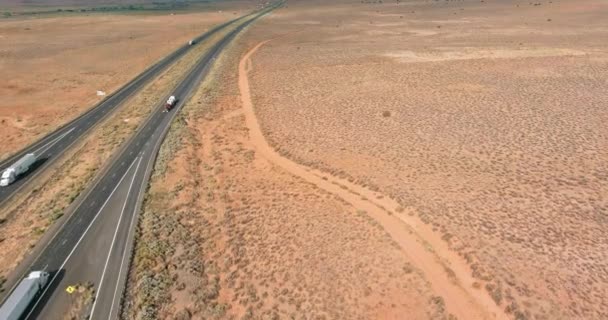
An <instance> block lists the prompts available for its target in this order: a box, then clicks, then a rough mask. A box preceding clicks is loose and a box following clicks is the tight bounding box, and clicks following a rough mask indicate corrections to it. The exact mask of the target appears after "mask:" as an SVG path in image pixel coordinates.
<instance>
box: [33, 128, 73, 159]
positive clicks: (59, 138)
mask: <svg viewBox="0 0 608 320" xmlns="http://www.w3.org/2000/svg"><path fill="white" fill-rule="evenodd" d="M74 129H76V128H72V129H70V130H68V131H67V132H64V133H62V134H61V135H60V136H59V137H57V138H55V139H53V140H51V141H49V142H47V143H46V144H45V145H43V146H41V147H39V148H38V149H36V150H34V151H33V152H32V153H33V154H36V156H38V153H44V151H46V150H48V149H49V148H50V147H52V146H53V145H54V144H55V143H57V142H58V141H59V140H61V139H63V138H64V137H65V136H67V135H68V134H70V132H72V131H74ZM42 149H44V150H43V151H40V150H42Z"/></svg>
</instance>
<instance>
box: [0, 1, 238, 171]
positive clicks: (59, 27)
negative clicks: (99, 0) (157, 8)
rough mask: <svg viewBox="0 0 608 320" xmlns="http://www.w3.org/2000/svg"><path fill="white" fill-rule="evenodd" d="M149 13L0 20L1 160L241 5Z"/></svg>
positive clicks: (235, 12) (232, 14)
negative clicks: (0, 74)
mask: <svg viewBox="0 0 608 320" xmlns="http://www.w3.org/2000/svg"><path fill="white" fill-rule="evenodd" d="M231 9H233V10H229V11H222V12H218V11H212V12H209V11H207V12H185V13H184V12H178V14H172V13H171V12H162V14H157V15H139V16H138V15H125V14H122V15H120V14H105V15H104V14H91V15H85V14H73V15H68V14H63V15H60V14H58V15H54V16H53V15H47V16H40V17H37V18H15V19H3V21H2V23H1V24H0V42H1V46H0V72H1V73H2V80H0V96H2V97H3V98H2V99H1V101H0V124H1V126H0V134H2V137H3V146H2V150H0V159H3V158H5V157H7V156H9V155H11V154H13V153H14V152H15V151H17V150H19V149H20V148H22V147H23V146H24V145H26V144H29V143H32V142H34V141H35V140H37V139H39V138H40V137H42V136H43V135H44V134H46V133H48V132H50V131H52V130H53V129H54V128H56V127H58V126H60V125H61V124H63V123H65V122H67V121H68V120H70V119H72V118H74V117H76V116H77V115H79V114H80V113H82V112H84V111H85V110H87V109H88V108H90V107H91V106H92V105H93V104H95V103H96V102H98V101H100V100H101V99H102V98H103V96H97V91H98V90H99V91H103V92H105V93H106V94H110V93H112V92H113V91H115V90H117V89H118V88H120V87H121V86H122V85H124V84H125V83H126V82H127V81H129V80H131V79H133V78H134V77H135V76H137V75H138V74H139V73H141V72H143V71H144V70H145V69H146V68H147V67H148V66H150V65H151V64H153V63H154V62H156V61H157V60H160V59H161V58H162V57H164V56H166V55H167V54H169V53H170V52H172V51H174V50H175V49H176V48H177V47H178V46H180V45H184V44H186V43H187V42H188V40H190V39H191V38H193V37H195V36H198V35H200V34H202V33H204V32H205V30H207V29H208V28H210V27H211V26H213V25H216V24H218V23H220V22H222V21H228V20H229V19H233V18H235V17H237V16H240V15H241V14H243V13H244V12H246V11H245V10H243V9H244V6H243V7H242V8H237V9H234V8H231Z"/></svg>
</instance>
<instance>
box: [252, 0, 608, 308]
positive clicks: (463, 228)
mask: <svg viewBox="0 0 608 320" xmlns="http://www.w3.org/2000/svg"><path fill="white" fill-rule="evenodd" d="M607 14H608V5H607V4H606V3H605V2H602V1H591V0H590V1H540V2H534V3H528V2H521V1H481V2H479V1H456V2H452V1H450V2H445V1H402V2H398V3H395V2H390V3H387V2H385V3H384V4H380V3H369V4H368V3H355V2H350V3H344V4H339V5H333V6H319V7H314V6H310V5H309V4H308V3H305V2H293V3H291V5H290V6H289V7H288V8H287V9H285V10H283V11H281V12H279V13H277V14H274V15H272V16H270V17H268V18H267V19H265V20H264V21H262V22H261V23H259V24H258V25H256V26H255V27H254V28H253V30H252V32H251V33H250V34H251V35H252V37H253V38H256V40H257V42H261V41H265V40H270V41H268V42H267V43H265V44H264V45H263V46H261V47H260V49H259V50H258V52H257V53H256V54H255V55H254V56H253V58H252V64H253V66H254V68H253V71H252V75H251V80H250V81H251V87H252V89H251V91H252V96H253V105H254V108H255V112H256V115H257V117H258V119H259V122H260V124H261V127H262V129H263V132H264V134H265V137H266V138H267V139H268V141H269V142H270V144H271V145H272V146H273V147H274V148H276V149H277V150H278V151H279V152H280V153H281V154H282V155H283V156H285V157H286V158H289V159H292V160H293V161H295V162H298V163H300V164H303V165H306V166H308V167H310V168H315V169H318V170H320V171H321V172H326V173H331V174H332V175H334V176H337V177H341V178H344V179H347V180H349V181H351V182H353V183H354V184H356V185H359V186H364V187H366V188H369V189H371V190H374V191H377V192H378V193H381V194H382V195H384V196H385V197H387V198H390V199H393V200H395V201H397V202H398V203H399V204H400V205H401V206H402V208H403V214H400V215H399V216H400V217H401V218H402V219H403V220H404V221H407V220H409V219H410V218H409V217H416V218H417V219H414V220H421V221H423V222H424V223H425V224H426V225H427V226H429V227H431V228H432V229H433V230H434V233H435V234H440V235H441V237H443V239H444V240H445V241H444V242H445V243H447V244H448V246H449V252H457V253H458V254H459V255H460V256H461V257H463V258H465V259H466V261H467V264H468V265H469V267H470V268H471V274H472V275H473V277H474V278H475V279H476V283H475V287H480V289H479V290H481V291H487V294H489V295H490V296H491V297H492V298H493V300H495V302H496V304H497V305H498V306H500V308H501V309H502V310H504V311H505V313H507V314H508V315H510V316H512V317H517V318H524V317H525V318H538V319H574V318H576V319H603V318H607V317H608V301H607V300H606V296H608V255H607V253H608V250H607V249H608V237H607V236H606V235H607V234H606V232H605V230H606V227H607V223H608V221H607V220H606V217H607V214H608V198H607V195H608V175H607V173H608V166H607V165H606V163H607V160H608V151H607V150H608V139H607V138H608V130H607V129H606V128H607V127H606V125H605V123H606V121H607V120H608V112H607V110H606V108H605V106H606V103H607V102H608V90H606V88H608V68H607V66H608V45H607V44H606V42H605V41H604V40H603V39H606V38H608V20H606V19H603V18H602V17H605V16H606V15H607ZM253 42H256V41H253ZM427 236H428V237H431V235H425V234H422V237H423V238H424V237H427ZM435 249H437V247H436V248H435ZM405 251H406V252H407V249H406V250H405ZM437 252H438V256H443V255H446V256H447V255H449V253H448V252H443V251H442V250H437ZM423 273H424V269H423ZM427 280H429V281H430V282H431V283H432V282H433V281H434V279H432V278H429V277H427ZM444 298H445V299H446V300H448V299H449V297H444Z"/></svg>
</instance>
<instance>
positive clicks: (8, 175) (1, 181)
mask: <svg viewBox="0 0 608 320" xmlns="http://www.w3.org/2000/svg"><path fill="white" fill-rule="evenodd" d="M34 162H36V155H34V154H33V153H28V154H26V155H25V156H23V158H21V159H19V160H17V162H15V163H13V164H12V165H11V166H10V167H8V168H6V170H4V172H2V176H1V177H0V186H1V187H6V186H8V185H9V184H11V183H13V182H14V181H15V180H17V177H19V176H20V175H22V174H24V173H26V172H27V171H28V170H29V169H30V167H31V166H32V164H34Z"/></svg>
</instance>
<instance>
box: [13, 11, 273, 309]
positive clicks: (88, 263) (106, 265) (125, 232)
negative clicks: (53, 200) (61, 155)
mask: <svg viewBox="0 0 608 320" xmlns="http://www.w3.org/2000/svg"><path fill="white" fill-rule="evenodd" d="M275 7H276V6H275ZM273 8H274V7H269V8H267V9H265V10H262V11H259V12H257V13H255V14H254V15H253V16H252V17H250V18H246V19H243V20H242V21H241V22H239V25H238V26H237V27H236V28H235V29H234V30H233V31H231V32H230V33H228V34H227V35H226V36H224V37H223V38H222V39H221V40H220V41H219V42H218V43H216V44H215V45H214V46H213V47H212V48H211V49H210V50H209V51H208V52H207V53H206V54H205V55H204V56H203V57H201V59H200V60H199V61H198V62H197V63H196V65H195V66H194V67H193V69H192V70H190V71H189V73H188V74H187V75H186V77H185V78H184V79H183V81H181V82H180V83H179V84H178V85H177V86H176V87H175V88H174V90H173V91H172V94H173V95H175V96H176V97H177V98H178V99H179V100H178V102H177V104H176V106H175V107H174V108H173V110H171V111H170V112H169V113H163V112H162V110H163V104H162V103H159V104H158V105H157V106H156V108H155V109H154V111H153V114H152V115H151V116H150V117H149V118H148V120H147V121H146V123H144V124H143V125H142V126H141V127H140V128H139V130H138V131H137V132H136V133H135V135H134V136H133V137H132V138H131V139H130V140H128V141H127V142H125V143H126V145H125V147H124V148H122V149H121V150H122V151H121V153H120V154H119V155H118V156H116V157H115V158H114V161H113V162H112V163H111V164H110V166H109V168H108V170H107V171H106V172H105V174H104V175H103V176H102V177H101V178H100V179H99V180H97V182H96V183H95V184H93V185H91V186H90V187H89V188H88V189H87V191H86V192H85V193H83V195H81V197H80V198H79V199H78V200H77V201H78V206H77V207H76V209H75V210H74V212H73V213H72V214H71V216H70V217H69V218H68V219H67V220H66V221H65V223H64V225H63V226H61V228H60V229H59V231H58V232H57V233H56V234H55V235H54V237H53V238H52V239H51V240H50V241H49V242H48V243H47V245H46V247H45V248H44V249H43V250H42V252H41V253H40V254H39V256H37V257H36V258H34V259H33V262H32V264H31V265H30V267H29V268H27V270H25V271H24V275H25V274H26V273H28V272H29V271H31V270H46V271H49V272H51V280H50V283H49V285H48V286H47V287H46V288H45V290H44V291H43V293H42V295H41V296H40V297H39V298H38V299H36V300H35V302H34V304H33V305H32V306H31V308H30V309H31V310H30V313H29V314H28V315H27V317H25V318H26V319H63V318H64V316H65V315H66V313H67V312H68V311H69V310H70V304H71V303H73V301H72V300H71V298H70V295H69V294H68V293H67V292H66V291H65V288H66V287H67V286H70V285H75V284H83V283H86V282H90V283H92V284H93V285H94V289H95V300H94V303H93V305H92V306H91V307H90V309H89V310H88V311H89V312H90V319H116V318H118V317H119V313H120V310H121V305H122V295H123V292H124V287H125V282H126V278H127V274H128V270H129V265H130V258H131V251H132V247H133V238H134V237H133V235H134V232H135V227H136V225H137V218H138V212H139V208H140V206H141V204H142V201H143V196H144V194H145V191H146V189H147V185H148V180H149V178H150V175H151V171H152V167H153V164H154V162H155V160H156V155H157V153H158V150H159V148H160V145H161V143H162V141H163V139H164V137H165V135H166V133H167V131H168V130H169V126H170V124H171V121H172V120H173V118H174V117H175V116H176V115H177V113H178V112H179V110H180V109H181V108H182V107H183V105H184V103H185V102H186V101H187V100H188V98H189V96H190V95H191V94H192V93H193V92H194V91H195V90H196V89H197V87H198V86H199V85H200V83H201V80H202V79H203V77H204V76H205V75H206V74H207V73H208V72H209V70H210V68H211V66H212V64H213V62H214V61H215V60H216V58H217V56H218V55H219V54H220V53H221V51H222V50H223V49H224V47H225V46H226V45H227V44H229V43H230V41H231V40H232V39H233V38H234V37H235V36H236V35H237V34H238V33H239V32H240V31H241V30H242V29H243V28H245V27H246V26H248V25H249V24H250V23H252V22H253V21H255V20H256V19H257V18H259V17H261V16H262V15H264V14H266V13H267V12H269V11H270V10H272V9H273ZM164 100H166V99H163V100H162V101H160V102H164ZM69 130H72V131H70V132H68V131H69ZM74 130H76V129H73V128H72V127H70V126H66V129H65V131H63V132H62V134H65V136H64V137H61V136H60V135H57V136H55V138H54V139H57V141H62V142H56V141H54V140H52V139H51V140H48V141H47V142H45V143H48V144H49V145H51V146H50V147H48V146H47V147H48V148H49V149H51V148H53V147H54V146H55V145H59V144H65V143H67V142H65V141H64V140H63V139H66V137H68V136H70V135H72V134H74ZM66 132H67V133H66ZM76 133H78V132H76Z"/></svg>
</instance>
